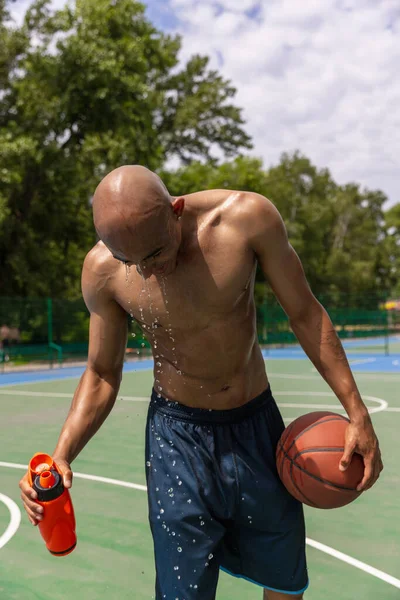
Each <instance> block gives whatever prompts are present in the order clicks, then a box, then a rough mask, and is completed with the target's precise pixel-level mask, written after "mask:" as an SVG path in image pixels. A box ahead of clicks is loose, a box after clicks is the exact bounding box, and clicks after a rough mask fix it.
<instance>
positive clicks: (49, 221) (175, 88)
mask: <svg viewBox="0 0 400 600" xmlns="http://www.w3.org/2000/svg"><path fill="white" fill-rule="evenodd" d="M0 9H1V12H0V16H1V18H2V21H1V33H2V34H4V35H3V37H2V40H4V41H3V49H4V52H3V53H2V57H1V59H0V82H1V86H2V87H1V92H0V183H1V188H0V189H1V192H0V282H1V284H2V289H3V290H6V292H3V293H7V294H8V295H12V294H20V295H38V296H43V295H51V296H67V297H71V296H72V297H76V296H79V295H80V277H79V275H80V269H81V265H82V262H83V258H84V255H85V253H86V252H87V251H88V250H89V249H90V247H91V245H92V244H93V243H94V242H95V236H94V230H93V227H92V221H91V209H90V197H91V195H92V194H93V191H94V189H95V187H96V185H97V184H98V183H99V181H100V180H101V178H102V177H103V176H104V175H105V174H106V173H108V172H109V171H110V170H112V169H113V168H115V167H117V166H119V165H122V164H144V165H146V166H148V167H149V168H151V169H153V170H157V169H159V168H161V166H162V165H163V163H164V162H165V160H166V159H167V158H169V157H171V156H173V155H178V156H179V157H180V158H181V159H183V160H184V161H186V162H189V161H190V160H192V158H200V159H209V158H210V157H212V152H211V148H212V146H213V145H216V146H217V147H219V148H221V149H222V150H223V151H224V152H226V153H227V154H228V155H229V154H232V153H234V152H237V151H238V149H240V148H246V147H250V140H249V137H248V136H247V135H246V133H245V132H244V131H243V129H242V125H243V120H242V118H241V111H240V110H239V109H238V108H236V107H235V106H234V105H233V104H231V103H230V99H231V98H232V97H233V96H234V93H235V90H234V88H233V87H232V86H231V85H230V83H229V82H227V81H225V80H224V79H222V78H221V77H220V76H219V75H218V74H217V73H216V72H215V71H209V70H207V64H208V59H207V58H205V57H198V56H195V57H193V58H192V59H191V60H190V61H189V62H188V64H187V65H186V66H185V67H179V66H178V52H179V49H180V44H181V41H180V38H179V37H177V36H176V37H171V36H168V35H164V34H162V33H160V32H159V31H157V30H156V29H155V28H154V27H153V26H152V24H151V23H150V22H149V21H148V20H147V19H146V18H145V16H144V6H143V5H142V4H140V3H139V2H137V1H136V0H76V3H75V5H73V6H67V7H66V8H65V9H64V10H61V11H56V12H54V11H52V10H51V8H50V0H37V1H36V2H34V4H32V5H31V7H30V8H29V10H28V11H27V13H26V16H25V20H24V23H23V25H22V27H20V28H14V29H13V28H11V27H10V25H9V24H8V23H7V21H6V17H7V15H6V11H5V5H4V0H2V4H0Z"/></svg>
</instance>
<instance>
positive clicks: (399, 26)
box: [11, 0, 400, 208]
mask: <svg viewBox="0 0 400 600" xmlns="http://www.w3.org/2000/svg"><path fill="white" fill-rule="evenodd" d="M63 3H64V0H53V4H54V5H55V6H60V5H62V4H63ZM143 3H144V4H145V5H146V13H147V16H148V17H149V19H150V20H151V21H152V22H153V23H154V25H155V26H156V27H157V28H158V29H161V30H163V31H165V32H168V33H179V34H181V35H182V49H181V54H180V60H181V62H182V64H184V63H185V62H186V61H187V60H188V59H189V58H190V56H192V55H193V54H196V53H198V54H202V55H208V56H209V57H210V67H211V68H216V69H218V71H219V72H220V73H221V74H222V75H223V76H224V77H225V78H227V79H229V80H230V81H231V82H232V83H233V85H234V86H235V87H236V89H237V94H236V97H235V104H236V105H237V106H240V107H241V108H243V117H244V119H245V122H246V124H245V129H246V132H247V133H248V134H249V135H250V136H251V137H252V140H253V144H254V148H253V150H251V151H246V154H249V155H251V156H257V157H260V158H262V159H263V162H264V166H265V167H266V168H268V167H270V166H271V165H273V164H276V163H277V162H278V161H279V158H280V155H281V154H282V152H292V151H294V150H296V149H298V150H300V151H301V152H302V153H303V154H305V155H306V156H307V157H308V158H310V160H311V161H312V162H313V163H314V164H315V165H316V166H317V167H319V168H325V167H327V168H328V169H329V170H330V171H331V173H332V176H333V178H334V179H335V181H337V182H338V183H339V184H345V183H349V182H356V183H359V184H360V185H361V186H362V188H365V187H366V188H369V189H380V190H382V191H383V192H384V193H385V194H386V195H387V197H388V199H389V201H388V203H387V205H385V208H388V207H389V206H391V205H393V204H395V203H398V202H400V189H399V188H400V69H399V65H400V1H399V0H307V2H301V1H300V0H145V1H144V2H143ZM29 4H30V2H29V0H17V2H16V3H14V4H13V5H11V8H12V13H13V15H14V16H15V17H16V19H20V18H21V16H22V15H23V13H24V12H25V10H26V7H27V5H29ZM396 65H397V66H396Z"/></svg>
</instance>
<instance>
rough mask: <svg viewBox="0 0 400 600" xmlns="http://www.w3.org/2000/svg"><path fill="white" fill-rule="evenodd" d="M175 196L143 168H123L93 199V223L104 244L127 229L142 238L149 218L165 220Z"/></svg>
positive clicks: (104, 184) (151, 173)
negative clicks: (164, 214) (162, 218)
mask: <svg viewBox="0 0 400 600" xmlns="http://www.w3.org/2000/svg"><path fill="white" fill-rule="evenodd" d="M170 203H171V197H170V195H169V193H168V190H167V188H166V187H165V185H164V184H163V182H162V181H161V179H160V178H159V177H158V175H156V174H155V173H153V172H152V171H149V169H146V168H145V167H141V166H139V165H129V166H124V167H119V168H118V169H115V170H114V171H111V173H109V174H108V175H107V176H106V177H105V178H104V179H103V180H102V181H101V182H100V184H99V185H98V187H97V189H96V192H95V194H94V198H93V220H94V225H95V228H96V231H97V232H98V234H99V236H100V238H101V239H102V240H103V241H106V240H107V239H110V238H111V239H112V238H114V237H115V235H121V234H122V233H123V231H124V230H126V229H127V228H128V229H129V230H130V232H131V233H135V235H140V231H141V225H142V224H143V223H144V222H145V221H147V220H148V219H154V218H155V219H157V218H161V217H162V214H163V213H165V210H166V208H167V207H168V205H170Z"/></svg>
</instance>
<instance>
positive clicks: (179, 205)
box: [171, 196, 185, 218]
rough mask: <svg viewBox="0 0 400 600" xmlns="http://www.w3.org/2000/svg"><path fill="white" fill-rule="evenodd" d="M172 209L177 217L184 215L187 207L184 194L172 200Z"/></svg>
mask: <svg viewBox="0 0 400 600" xmlns="http://www.w3.org/2000/svg"><path fill="white" fill-rule="evenodd" d="M171 207H172V210H173V212H174V214H175V216H176V217H177V218H179V217H181V216H182V213H183V210H184V208H185V198H184V197H183V196H178V198H175V199H174V200H173V201H172V202H171Z"/></svg>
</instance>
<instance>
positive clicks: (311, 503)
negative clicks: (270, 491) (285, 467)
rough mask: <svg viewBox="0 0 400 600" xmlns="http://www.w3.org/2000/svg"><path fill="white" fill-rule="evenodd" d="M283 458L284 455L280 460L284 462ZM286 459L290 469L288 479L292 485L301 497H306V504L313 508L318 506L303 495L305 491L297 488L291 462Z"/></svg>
mask: <svg viewBox="0 0 400 600" xmlns="http://www.w3.org/2000/svg"><path fill="white" fill-rule="evenodd" d="M285 458H287V457H284V459H283V461H282V462H285ZM288 460H289V461H290V470H289V475H290V479H291V481H292V483H293V485H294V487H295V488H296V490H297V492H298V493H299V494H300V496H303V498H305V499H306V502H307V504H309V505H310V506H313V507H314V508H318V506H317V505H316V504H315V503H314V502H313V501H312V500H310V499H309V498H307V496H306V495H305V493H304V492H303V491H302V490H301V489H300V488H299V486H298V485H297V483H296V481H295V480H294V478H293V464H294V463H293V462H292V461H291V460H290V459H289V458H288Z"/></svg>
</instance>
